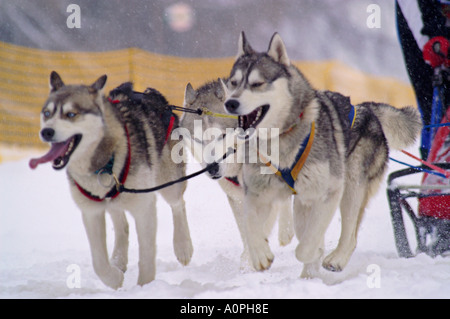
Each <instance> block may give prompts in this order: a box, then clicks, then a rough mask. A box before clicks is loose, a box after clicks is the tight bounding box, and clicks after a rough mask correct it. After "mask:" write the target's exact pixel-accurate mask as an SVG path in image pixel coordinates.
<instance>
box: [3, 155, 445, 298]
mask: <svg viewBox="0 0 450 319" xmlns="http://www.w3.org/2000/svg"><path fill="white" fill-rule="evenodd" d="M415 149H416V148H415ZM412 150H414V149H412ZM393 157H396V158H399V159H404V160H406V161H408V162H411V161H412V160H410V159H405V158H404V157H403V156H402V155H401V154H400V153H394V154H393ZM27 162H28V160H27V159H23V160H20V161H15V162H5V163H2V164H0V207H1V208H0V298H450V258H448V257H447V258H443V257H438V258H435V259H432V258H430V257H428V256H426V255H423V254H422V255H419V256H417V257H415V258H412V259H400V258H399V257H398V256H397V253H396V250H395V245H394V237H393V233H392V226H391V221H390V215H389V209H388V203H387V200H386V195H385V188H386V185H385V184H383V185H382V187H381V189H380V191H379V193H378V195H377V196H376V198H374V199H373V200H372V202H371V203H370V207H369V208H368V211H367V213H366V216H365V219H364V221H363V223H362V227H361V230H360V233H359V243H358V247H357V249H356V251H355V252H354V254H353V256H352V258H351V260H350V263H349V264H348V266H347V268H346V269H345V270H344V271H343V272H342V273H329V272H326V271H325V270H323V271H321V274H322V278H317V279H309V280H303V279H300V278H299V275H300V273H301V270H302V264H300V263H299V262H298V261H297V260H296V259H295V256H294V250H295V247H296V244H297V241H296V239H295V238H294V239H293V241H292V243H291V244H290V245H288V246H287V247H280V246H279V244H278V240H277V231H276V228H275V230H274V232H273V234H272V235H271V237H270V242H271V247H272V250H273V252H274V254H275V261H274V263H273V265H272V267H271V268H270V269H269V270H268V271H266V272H253V271H249V270H242V269H240V254H241V252H242V244H241V240H240V236H239V233H238V231H237V227H236V224H235V222H234V218H233V216H232V213H231V210H230V209H229V207H228V204H227V201H226V198H225V196H224V194H223V193H222V192H221V190H220V189H219V187H218V185H217V184H216V182H214V181H212V180H210V179H208V178H207V177H206V176H200V177H198V178H196V179H194V180H191V181H190V182H189V186H188V189H187V191H186V194H185V200H186V202H187V211H188V220H189V224H190V229H191V236H192V240H193V244H194V256H193V259H192V261H191V264H190V265H188V266H186V267H183V266H181V265H180V264H178V263H177V261H176V258H175V256H174V253H173V249H172V229H173V228H172V217H171V212H170V209H169V207H168V206H167V204H166V203H165V202H164V201H163V200H162V198H159V201H158V254H157V275H156V280H155V281H153V282H152V283H150V284H148V285H146V286H144V287H140V286H137V285H136V281H137V272H138V271H137V250H138V249H137V241H136V233H135V231H134V223H133V222H132V220H131V217H130V258H129V266H128V271H127V273H126V274H125V282H124V285H123V288H121V289H119V290H118V291H114V290H112V289H109V288H108V287H106V286H104V285H103V284H102V282H101V281H100V280H99V279H98V278H97V276H96V275H95V274H94V271H93V268H92V266H91V259H90V252H89V247H88V242H87V239H86V236H85V232H84V229H83V225H82V221H81V215H80V213H79V211H78V209H77V207H76V206H75V204H74V203H73V201H72V199H71V197H70V194H69V190H68V185H67V182H66V176H65V173H63V172H56V171H53V170H52V168H51V167H50V165H44V166H40V167H39V168H38V169H36V170H35V171H32V170H30V169H29V168H28V163H27ZM198 168H199V165H197V164H195V163H193V164H189V166H188V171H190V172H193V171H195V170H197V169H198ZM399 168H401V166H399V165H398V164H395V163H392V162H391V163H390V171H392V170H395V169H399ZM137 196H139V195H137ZM107 227H108V231H109V234H112V226H111V223H110V222H109V223H108V226H107ZM339 231H340V225H339V214H336V217H335V218H334V220H333V222H332V224H331V226H330V228H329V230H328V232H327V236H326V249H327V251H328V252H329V251H330V250H331V249H333V247H335V245H336V244H337V239H338V237H339ZM108 241H109V244H112V236H109V237H108ZM74 275H79V278H80V279H81V281H80V282H79V285H78V286H79V288H77V287H75V288H73V283H74V282H75V283H76V281H73V279H74V278H76V277H74ZM75 286H76V285H75Z"/></svg>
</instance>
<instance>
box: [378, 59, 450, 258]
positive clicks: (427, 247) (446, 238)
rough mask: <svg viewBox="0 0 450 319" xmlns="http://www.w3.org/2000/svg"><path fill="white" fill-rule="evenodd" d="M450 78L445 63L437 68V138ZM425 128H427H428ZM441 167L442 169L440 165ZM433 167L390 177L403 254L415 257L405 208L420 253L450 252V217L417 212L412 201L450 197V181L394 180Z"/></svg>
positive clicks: (392, 206)
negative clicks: (412, 182)
mask: <svg viewBox="0 0 450 319" xmlns="http://www.w3.org/2000/svg"><path fill="white" fill-rule="evenodd" d="M445 81H450V76H449V70H448V69H447V68H446V67H445V66H439V67H437V68H435V69H434V77H433V95H434V97H433V105H432V116H431V125H430V127H431V128H430V129H429V132H430V133H429V134H432V136H433V137H434V136H435V134H436V131H437V129H436V128H435V126H439V124H440V121H441V118H442V114H444V109H445V106H446V105H447V103H446V101H445V98H444V82H445ZM424 130H425V128H424ZM434 165H436V166H437V167H439V168H441V169H444V170H449V169H450V163H435V164H434ZM436 169H438V168H436ZM425 170H430V168H429V167H426V166H419V167H410V168H407V169H403V170H400V171H396V172H393V173H391V174H390V175H389V177H388V189H387V196H388V200H389V206H390V209H391V218H392V225H393V228H394V237H395V244H396V246H397V251H398V254H399V256H400V257H403V258H410V257H414V256H415V254H413V253H412V251H411V248H410V245H409V242H408V237H407V234H406V229H405V223H404V220H403V210H404V211H405V212H406V214H407V216H409V218H410V219H411V221H412V223H413V225H414V228H415V232H416V239H417V246H418V247H417V253H421V252H424V253H426V254H428V255H430V256H432V257H435V256H437V255H441V254H443V253H445V252H446V251H448V252H450V219H444V218H437V217H429V216H420V215H419V214H418V213H415V211H414V209H413V208H412V207H411V205H410V204H409V203H408V201H407V199H408V198H417V199H420V198H425V197H441V196H450V184H449V185H445V186H442V185H439V186H433V185H431V186H429V185H426V186H425V185H419V186H415V185H400V184H399V183H397V182H394V181H395V180H396V179H399V178H401V177H404V176H407V175H412V174H417V173H423V172H424V171H425ZM422 190H439V191H440V192H439V193H434V194H423V193H422V192H421V191H422Z"/></svg>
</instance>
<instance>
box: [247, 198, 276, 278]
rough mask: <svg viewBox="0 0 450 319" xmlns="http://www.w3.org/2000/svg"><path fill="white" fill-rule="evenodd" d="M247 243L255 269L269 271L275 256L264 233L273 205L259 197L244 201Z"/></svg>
mask: <svg viewBox="0 0 450 319" xmlns="http://www.w3.org/2000/svg"><path fill="white" fill-rule="evenodd" d="M244 212H245V227H246V232H245V235H246V242H247V245H248V250H249V254H250V259H251V261H252V264H253V267H254V268H255V269H256V270H258V271H262V270H266V269H269V268H270V266H271V265H272V262H273V259H274V256H273V253H272V251H271V250H270V247H269V242H268V239H267V237H266V234H265V231H264V223H265V222H266V220H267V218H268V217H269V215H270V212H271V205H270V204H268V203H266V202H262V200H261V198H258V197H257V196H252V195H247V196H246V197H245V201H244Z"/></svg>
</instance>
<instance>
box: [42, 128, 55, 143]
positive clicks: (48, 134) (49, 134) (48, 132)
mask: <svg viewBox="0 0 450 319" xmlns="http://www.w3.org/2000/svg"><path fill="white" fill-rule="evenodd" d="M41 136H42V138H43V139H44V141H47V142H50V141H51V140H52V138H53V136H55V130H54V129H52V128H44V129H43V130H42V131H41Z"/></svg>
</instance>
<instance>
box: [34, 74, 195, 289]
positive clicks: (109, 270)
mask: <svg viewBox="0 0 450 319" xmlns="http://www.w3.org/2000/svg"><path fill="white" fill-rule="evenodd" d="M105 82H106V76H102V77H100V78H99V79H98V80H97V81H96V82H95V83H94V84H92V85H91V86H85V85H65V84H64V82H63V81H62V80H61V78H60V76H59V75H58V74H57V73H56V72H52V74H51V76H50V89H51V91H50V95H49V98H48V100H47V102H46V103H45V105H44V107H43V109H42V112H41V139H42V140H43V141H44V142H47V143H50V144H51V145H52V149H51V150H50V152H49V153H48V154H47V155H44V156H43V157H42V158H40V159H35V160H32V161H31V162H30V166H32V168H35V167H36V166H37V165H38V164H40V163H44V162H48V161H53V167H54V168H55V169H62V168H64V167H67V176H68V180H69V184H70V189H71V194H72V197H73V199H74V201H75V203H76V204H77V205H78V207H79V208H80V210H81V212H82V217H83V222H84V226H85V228H86V233H87V237H88V240H89V244H90V247H91V254H92V261H93V266H94V270H95V272H96V273H97V275H98V276H99V277H100V279H101V280H102V281H103V282H104V283H105V284H106V285H107V286H109V287H111V288H114V289H117V288H119V287H121V286H122V282H123V278H124V272H125V270H126V268H127V262H128V223H127V219H126V216H125V211H128V212H129V213H130V214H131V215H132V216H133V217H134V219H135V221H136V231H137V236H138V243H139V278H138V281H137V282H138V284H139V285H144V284H146V283H148V282H150V281H152V280H153V279H154V278H155V270H156V269H155V268H156V265H155V255H156V225H157V222H156V195H155V194H154V193H148V194H126V193H122V194H120V195H118V196H117V197H115V198H106V199H105V197H106V196H107V194H108V193H109V192H110V191H113V189H114V187H115V186H114V182H113V179H112V176H111V175H110V174H102V172H104V171H107V170H108V169H110V170H111V172H110V173H112V174H115V175H116V176H117V177H119V176H120V175H122V174H124V173H123V172H124V170H126V167H127V166H128V167H129V171H128V176H127V178H126V181H125V186H126V187H127V188H137V189H140V188H149V187H153V186H156V185H160V184H162V183H165V182H168V181H171V180H175V179H177V178H180V177H182V176H184V175H185V167H184V164H174V162H173V161H172V160H171V148H172V147H173V145H174V143H175V142H173V141H170V140H169V141H168V142H167V143H165V135H166V131H167V128H166V127H165V126H164V124H163V122H162V121H161V119H160V115H161V114H160V113H161V112H162V110H164V108H165V107H167V101H166V100H165V99H164V97H163V96H162V95H161V94H160V93H159V92H157V91H155V90H152V89H148V90H147V91H146V92H145V93H144V94H143V95H142V94H141V98H140V99H132V98H131V95H132V94H134V93H133V92H132V86H131V83H128V84H124V85H122V86H121V87H119V88H117V89H115V90H114V91H113V92H112V93H111V95H110V96H109V99H106V98H105V97H104V95H103V91H102V90H103V87H104V85H105ZM112 100H114V103H112V102H111V101H112ZM160 111H161V112H160ZM176 122H177V121H176ZM176 124H177V123H176ZM112 159H113V160H112ZM127 163H128V164H129V165H127ZM108 164H109V166H110V167H109V168H108ZM77 185H78V186H77ZM185 188H186V183H180V184H176V185H174V186H171V187H169V188H166V189H163V190H161V191H160V193H161V194H162V196H163V197H164V199H165V200H166V201H167V202H168V203H169V205H170V206H171V208H172V213H173V218H174V234H173V243H174V250H175V254H176V256H177V258H178V261H179V262H180V263H181V264H183V265H187V264H188V263H189V261H190V259H191V256H192V253H193V248H192V244H191V239H190V234H189V228H188V224H187V218H186V212H185V203H184V200H183V193H184V191H185ZM82 190H83V192H85V193H87V194H89V195H86V194H83V193H82ZM89 197H91V198H89ZM92 198H97V199H98V200H93V199H92ZM106 211H108V212H109V213H110V215H111V218H112V222H113V225H114V229H115V245H114V249H113V252H112V257H111V259H110V260H108V253H107V247H106V229H105V212H106Z"/></svg>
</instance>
